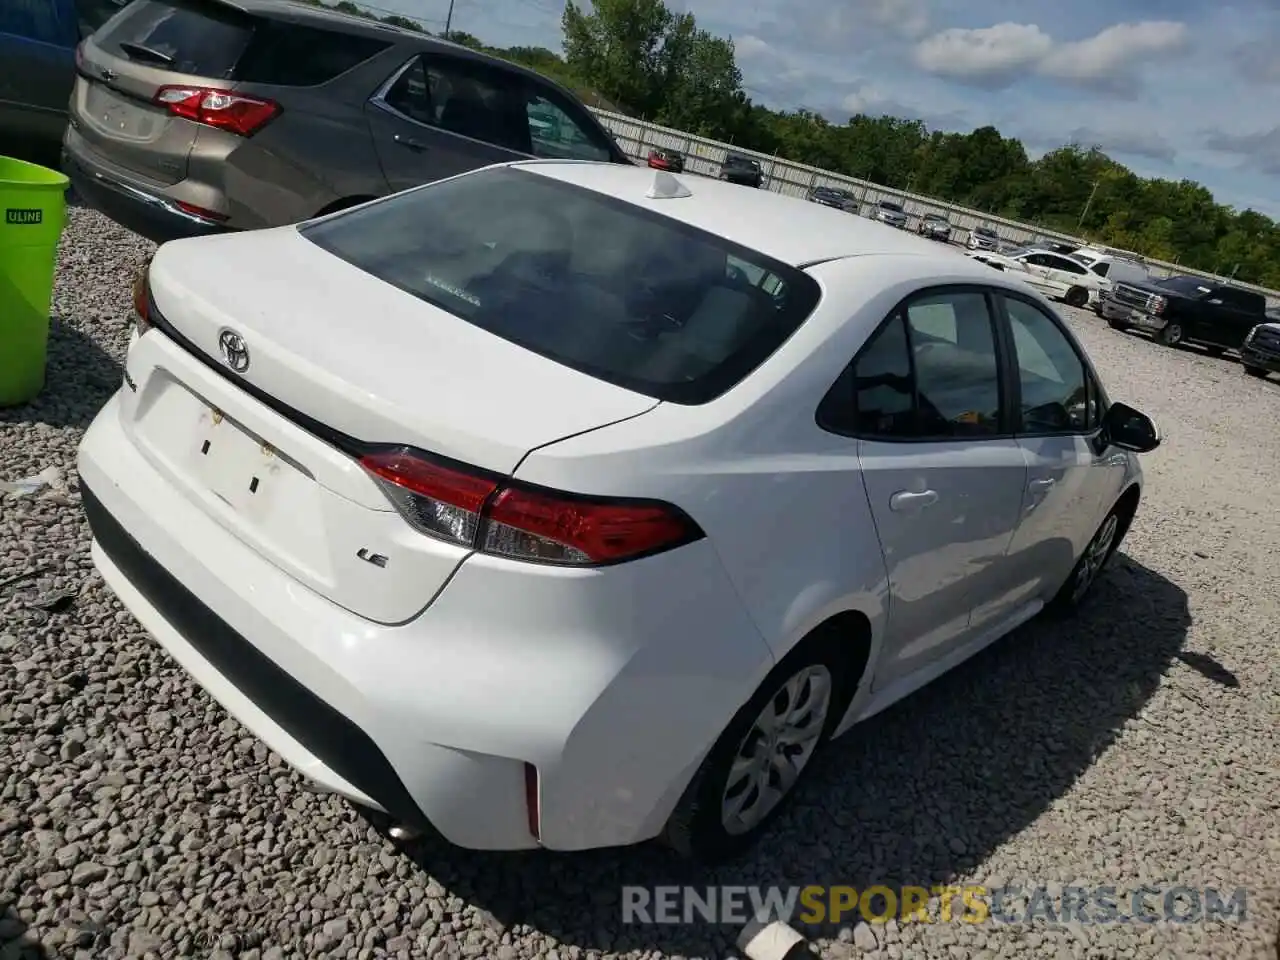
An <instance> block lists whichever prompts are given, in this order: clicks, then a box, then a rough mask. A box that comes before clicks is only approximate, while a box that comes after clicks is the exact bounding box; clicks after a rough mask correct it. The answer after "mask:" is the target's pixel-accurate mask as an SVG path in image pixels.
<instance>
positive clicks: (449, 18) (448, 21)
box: [444, 0, 453, 40]
mask: <svg viewBox="0 0 1280 960" xmlns="http://www.w3.org/2000/svg"><path fill="white" fill-rule="evenodd" d="M452 25H453V0H449V12H448V13H447V14H445V17H444V38H445V39H446V40H448V39H449V28H450V27H451V26H452Z"/></svg>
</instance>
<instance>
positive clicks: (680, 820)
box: [663, 633, 856, 865]
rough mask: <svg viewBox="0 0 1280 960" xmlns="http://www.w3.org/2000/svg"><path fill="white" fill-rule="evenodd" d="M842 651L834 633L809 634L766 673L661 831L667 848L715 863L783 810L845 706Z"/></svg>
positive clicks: (742, 845) (733, 852)
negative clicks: (767, 674) (766, 675)
mask: <svg viewBox="0 0 1280 960" xmlns="http://www.w3.org/2000/svg"><path fill="white" fill-rule="evenodd" d="M841 649H842V648H841V646H840V644H839V640H838V639H837V637H836V636H834V635H832V634H820V633H816V634H812V635H810V637H809V638H808V639H807V640H805V641H803V642H802V643H801V644H800V645H799V646H797V647H796V649H795V650H793V651H792V653H791V654H790V655H788V656H787V657H786V658H785V659H784V660H783V661H782V662H781V663H780V664H778V665H777V666H776V667H775V668H774V669H773V670H772V671H771V672H770V673H769V676H768V677H766V678H765V680H764V682H763V683H762V684H761V685H760V688H759V689H758V690H757V691H756V692H755V694H754V695H753V696H752V697H751V699H750V700H749V701H747V703H746V704H745V705H744V706H743V707H742V709H741V710H739V711H738V713H737V714H736V715H735V716H734V718H733V719H732V720H731V721H730V722H729V725H728V726H727V727H726V728H725V730H724V732H723V733H722V734H721V735H720V739H719V740H717V741H716V744H715V746H714V747H712V748H711V752H710V753H708V754H707V757H706V759H705V760H704V761H703V763H702V766H701V767H700V768H699V769H698V772H697V773H696V774H695V775H694V778H693V780H692V781H691V782H690V783H689V786H688V787H687V788H686V789H685V792H684V795H683V796H682V797H681V798H680V802H679V804H678V805H677V806H676V809H675V810H674V811H673V812H672V814H671V819H670V820H669V821H668V822H667V826H666V829H665V830H664V832H663V841H664V842H665V843H666V844H667V846H669V847H671V848H672V849H673V850H674V851H676V853H678V854H679V855H681V856H682V857H685V858H688V859H690V860H694V861H697V862H699V863H704V864H708V865H709V864H715V863H720V862H723V861H725V860H728V859H731V858H733V857H736V856H738V855H739V854H741V853H743V852H745V851H746V850H747V849H748V848H749V847H750V846H751V844H752V843H754V842H755V840H756V838H757V837H759V835H760V834H761V833H762V832H763V831H764V830H765V828H766V827H767V826H768V825H769V824H770V823H772V822H773V820H774V819H775V818H776V817H777V816H778V814H780V813H781V812H782V810H783V809H784V808H785V806H786V804H787V802H788V801H789V800H790V799H791V796H792V794H793V793H794V789H795V786H796V784H797V783H798V782H799V781H800V778H801V776H802V775H803V774H804V773H805V772H806V771H807V770H808V768H809V763H810V761H811V760H812V759H813V755H814V753H815V751H816V750H817V749H818V747H819V746H820V745H821V744H822V743H823V742H824V741H825V740H826V739H827V738H829V737H830V736H831V733H832V731H833V730H834V729H835V727H836V724H838V723H839V722H840V719H841V717H842V715H843V713H844V711H845V708H846V707H847V705H848V703H849V699H848V694H847V691H848V689H849V687H848V683H847V681H848V680H849V679H850V678H848V676H847V674H848V672H849V671H848V670H847V669H846V667H845V665H846V661H845V659H844V658H843V656H842V655H841ZM853 679H855V680H856V678H853Z"/></svg>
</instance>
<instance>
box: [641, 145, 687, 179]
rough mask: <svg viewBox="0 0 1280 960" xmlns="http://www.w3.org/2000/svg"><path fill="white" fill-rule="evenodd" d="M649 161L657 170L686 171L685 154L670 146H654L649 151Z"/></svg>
mask: <svg viewBox="0 0 1280 960" xmlns="http://www.w3.org/2000/svg"><path fill="white" fill-rule="evenodd" d="M647 163H648V165H649V166H650V167H652V168H653V169H655V170H667V171H669V172H671V173H684V154H683V153H681V152H680V151H679V150H672V149H671V148H670V147H654V148H653V149H652V150H650V151H649V157H648V160H647Z"/></svg>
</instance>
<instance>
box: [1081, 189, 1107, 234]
mask: <svg viewBox="0 0 1280 960" xmlns="http://www.w3.org/2000/svg"><path fill="white" fill-rule="evenodd" d="M1101 182H1102V181H1101V180H1095V181H1093V189H1092V190H1091V191H1089V199H1088V200H1086V201H1085V204H1084V209H1083V210H1081V211H1080V219H1079V220H1077V221H1076V229H1077V230H1079V229H1080V228H1081V227H1082V226H1083V225H1084V218H1085V217H1087V216H1088V215H1089V208H1090V207H1091V206H1093V198H1094V195H1095V194H1097V192H1098V184H1100V183H1101Z"/></svg>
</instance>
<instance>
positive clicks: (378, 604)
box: [126, 227, 657, 623]
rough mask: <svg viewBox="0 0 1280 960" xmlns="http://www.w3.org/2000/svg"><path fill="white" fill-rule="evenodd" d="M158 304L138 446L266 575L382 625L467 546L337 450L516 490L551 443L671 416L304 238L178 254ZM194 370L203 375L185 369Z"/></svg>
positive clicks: (165, 256) (135, 405)
mask: <svg viewBox="0 0 1280 960" xmlns="http://www.w3.org/2000/svg"><path fill="white" fill-rule="evenodd" d="M213 263H216V264H217V267H216V269H211V267H210V264H213ZM264 265H269V266H264ZM151 290H152V298H153V302H154V305H155V307H156V308H157V310H158V313H159V314H160V315H162V316H163V318H164V319H163V327H164V328H167V329H168V331H171V332H172V333H173V334H175V336H174V337H172V338H164V337H163V336H161V334H156V336H159V337H160V340H159V341H154V340H153V337H152V335H150V334H149V335H147V336H145V337H143V338H142V341H141V342H140V343H139V344H138V345H137V346H136V347H135V348H134V350H133V352H132V353H131V355H130V365H129V376H130V378H131V379H132V380H133V383H134V384H135V385H136V393H135V395H134V397H133V401H132V403H131V404H130V405H128V406H127V407H126V418H127V421H128V427H129V429H130V432H131V434H132V436H133V438H134V442H135V443H136V444H137V445H138V446H139V448H140V449H142V450H143V452H144V453H145V454H147V455H148V456H149V458H150V459H151V460H152V461H153V462H156V463H159V464H161V465H163V466H164V468H165V469H166V470H167V471H168V473H169V476H170V477H171V479H172V480H173V482H174V483H175V484H177V485H179V486H180V487H182V488H184V489H185V490H186V492H187V493H188V495H189V496H191V497H192V499H193V500H195V501H196V502H197V503H199V504H201V505H202V506H204V507H205V509H206V510H207V511H208V512H209V513H211V514H212V515H214V516H215V517H216V518H217V519H219V520H220V521H221V522H222V523H223V524H224V525H225V526H226V527H227V528H228V529H230V530H232V531H233V532H234V533H236V535H237V536H239V537H240V538H241V539H242V540H243V541H244V542H246V543H247V544H249V545H250V546H251V547H253V548H254V549H255V550H257V551H258V552H259V553H261V554H262V555H263V556H265V557H266V558H267V559H268V560H270V561H272V562H273V563H275V564H276V565H277V566H279V567H281V568H282V569H285V570H286V571H287V572H289V573H291V574H292V575H293V576H295V577H296V578H297V579H299V580H300V581H302V582H303V583H305V584H306V585H307V586H309V587H311V588H312V589H314V590H316V591H317V592H319V593H321V594H323V595H324V596H326V597H328V598H329V599H330V600H332V601H334V602H335V603H338V604H340V605H342V606H344V607H346V608H347V609H349V610H352V611H354V612H356V613H358V614H360V615H362V616H365V617H368V618H369V619H372V620H375V621H378V622H383V623H396V622H402V621H404V620H406V619H409V618H411V617H412V616H414V615H416V614H417V613H418V612H419V611H420V610H421V609H422V608H423V607H425V606H426V605H427V603H428V602H430V600H431V599H432V597H433V596H434V594H435V593H436V592H437V591H438V590H439V589H440V588H441V587H443V585H444V584H445V583H446V582H447V580H448V578H449V576H450V575H451V574H452V572H453V571H454V569H455V568H456V567H457V565H458V564H459V563H460V562H461V561H462V560H463V559H465V557H466V556H467V555H468V553H469V552H470V551H469V550H467V549H466V548H462V547H458V546H455V545H453V544H447V543H444V542H442V541H438V540H433V539H432V538H430V537H428V536H425V535H423V534H421V533H418V532H417V531H415V530H413V529H412V528H411V527H410V526H409V525H408V524H407V523H406V522H405V521H404V520H403V519H402V518H401V516H400V515H399V514H398V513H396V512H395V510H394V508H393V506H392V504H391V502H390V501H389V500H388V499H387V498H386V496H384V495H383V494H382V492H381V490H380V488H379V487H378V485H377V484H376V483H375V482H374V481H373V479H372V478H371V477H370V476H369V475H368V474H367V473H366V472H365V471H364V470H363V469H362V468H360V467H359V466H358V464H357V462H356V460H355V455H354V453H353V451H352V450H351V449H341V448H343V447H350V446H352V445H354V446H355V447H356V448H357V451H356V452H358V449H359V448H361V447H362V446H363V445H366V444H368V445H380V444H391V445H406V446H411V447H416V448H419V449H422V450H425V451H428V452H430V453H433V454H436V455H438V456H443V457H446V458H450V459H452V460H456V461H460V462H462V463H464V464H467V465H470V466H472V467H477V468H481V469H482V470H485V471H489V472H492V473H495V474H503V475H509V474H511V473H512V472H513V471H514V470H515V468H516V466H517V465H518V464H519V462H520V461H521V460H522V459H523V458H524V456H525V455H526V454H527V453H528V452H529V451H531V450H533V449H535V448H537V447H540V446H543V445H545V444H548V443H551V442H554V441H556V440H560V439H563V438H565V437H568V436H572V435H575V434H580V433H584V432H587V431H590V430H593V429H596V428H599V427H602V426H606V425H608V424H610V423H614V422H617V421H620V420H625V419H628V418H631V417H634V416H638V415H640V414H643V413H644V412H646V411H647V410H650V409H652V408H653V407H654V406H656V405H657V402H656V401H655V400H653V399H651V398H649V397H646V396H642V395H640V394H637V393H633V392H631V391H628V390H625V389H623V388H621V387H617V386H614V385H612V384H609V383H606V382H604V381H601V380H597V379H595V378H593V377H590V376H588V375H586V374H582V373H578V372H576V371H574V370H571V369H568V368H566V367H564V366H562V365H560V364H557V363H555V362H554V361H552V360H548V359H545V358H543V357H541V356H538V355H537V354H534V353H532V352H530V351H528V350H525V349H524V348H522V347H519V346H517V345H515V344H513V343H510V342H508V341H506V340H503V339H501V338H499V337H496V336H494V335H492V334H489V333H487V332H485V331H484V330H481V329H479V328H477V327H475V326H473V325H471V324H468V323H466V322H464V321H461V320H458V319H457V318H455V317H453V316H452V315H450V314H448V313H447V312H445V311H443V310H441V309H439V308H437V307H434V306H432V305H430V304H427V303H424V302H422V301H421V300H419V299H417V298H415V297H413V296H411V295H409V294H406V293H404V292H402V291H400V290H397V289H396V288H394V287H391V286H390V285H388V284H385V283H383V282H381V281H379V280H377V279H376V278H374V277H372V276H370V275H368V274H366V273H364V272H363V271H361V270H359V269H357V268H356V267H353V266H350V265H349V264H346V263H345V262H343V261H341V260H339V259H337V258H336V257H333V256H332V255H330V254H328V253H326V252H324V251H323V250H321V249H320V248H319V247H317V246H316V245H314V244H312V243H310V242H308V241H306V240H305V239H303V238H302V237H301V236H300V235H299V234H298V233H297V231H296V230H295V229H294V228H292V227H285V228H280V229H277V230H267V231H260V232H254V233H252V234H241V235H237V236H225V237H212V238H205V239H200V240H190V241H180V242H177V243H172V244H167V245H165V246H163V247H162V248H161V249H160V250H159V252H158V253H157V255H156V258H155V261H154V263H153V264H152V268H151ZM228 331H232V332H234V334H235V335H236V336H237V337H239V338H241V339H240V341H238V342H239V343H241V344H242V345H243V347H244V349H245V350H247V356H248V364H247V366H245V367H244V369H243V370H242V371H239V372H237V371H235V370H233V369H231V367H230V366H229V365H228V362H227V360H226V357H225V356H224V354H223V353H222V349H221V347H220V345H219V344H220V340H221V339H222V335H223V334H224V333H226V332H228ZM169 339H172V340H176V341H177V342H178V344H179V345H180V346H182V347H183V348H184V352H183V353H182V354H181V357H179V354H178V353H177V351H176V350H175V348H174V347H173V346H172V345H171V344H169V343H168V340H169ZM161 346H163V347H164V349H165V350H168V356H169V358H170V359H168V360H166V355H165V354H164V353H163V352H162V351H161ZM188 355H193V356H195V357H198V358H199V360H200V363H199V365H198V366H196V365H193V364H192V363H190V362H187V363H186V365H185V367H184V366H183V362H173V359H172V358H174V357H179V361H181V358H184V357H187V356H188ZM213 368H216V369H219V370H220V372H219V373H215V372H214V369H213ZM255 481H257V482H256V483H255Z"/></svg>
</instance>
